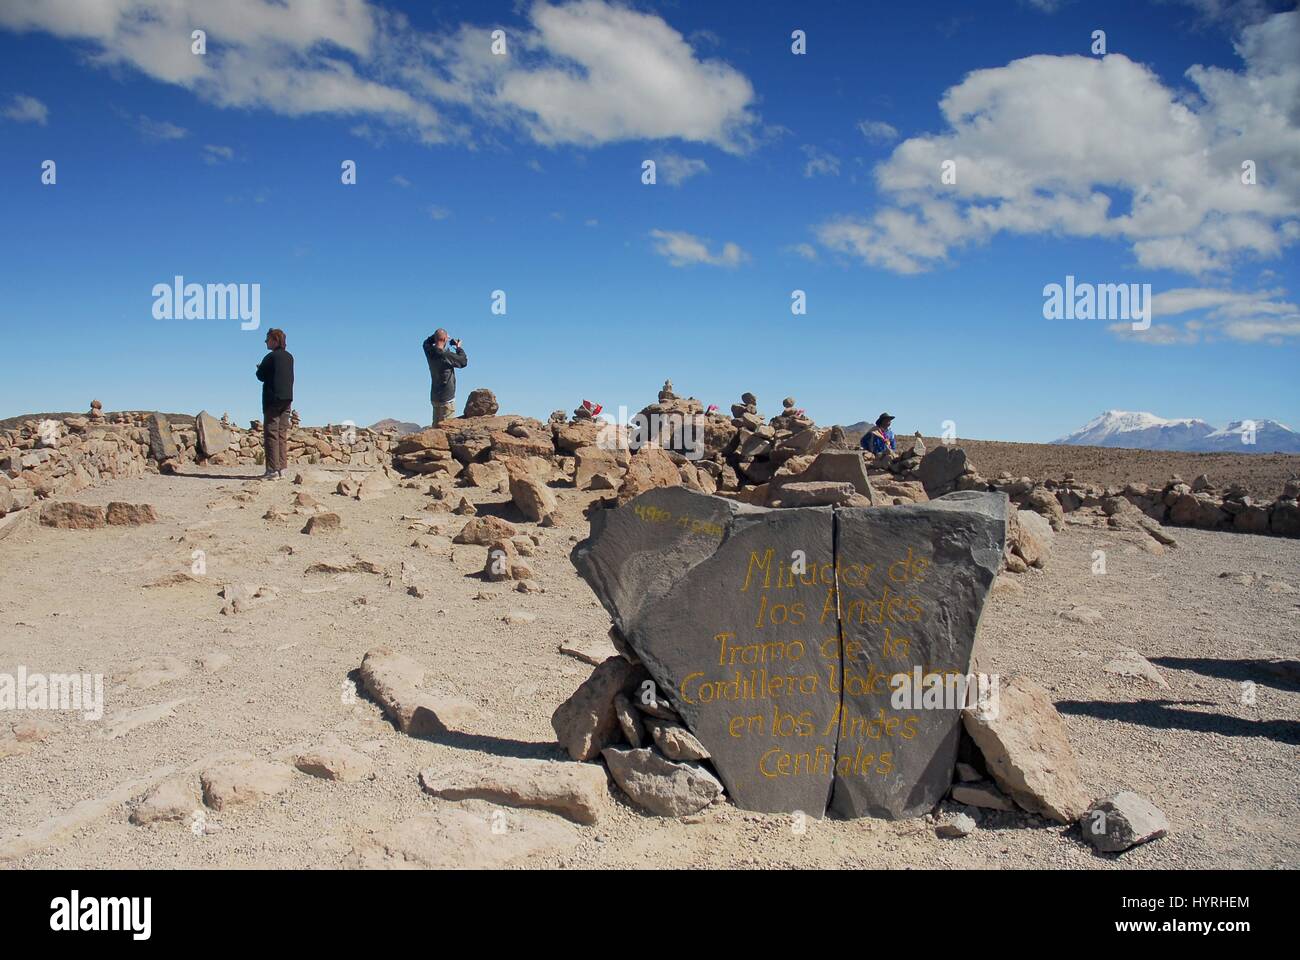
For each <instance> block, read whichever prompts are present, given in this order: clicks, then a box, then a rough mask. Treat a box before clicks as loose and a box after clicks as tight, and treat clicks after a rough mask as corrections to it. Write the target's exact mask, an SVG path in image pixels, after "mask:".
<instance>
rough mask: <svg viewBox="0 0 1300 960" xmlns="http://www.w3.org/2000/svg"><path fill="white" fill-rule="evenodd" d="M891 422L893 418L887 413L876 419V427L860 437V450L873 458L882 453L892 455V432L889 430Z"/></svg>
mask: <svg viewBox="0 0 1300 960" xmlns="http://www.w3.org/2000/svg"><path fill="white" fill-rule="evenodd" d="M893 422H894V418H893V416H891V415H890V414H888V413H882V414H881V415H880V416H878V417H876V425H875V426H874V427H872V428H871V429H870V430H868V431H867V432H866V433H865V434H863V435H862V442H861V447H862V449H863V450H865V451H867V452H868V453H869V454H871V455H872V456H875V457H878V456H880V455H881V454H882V453H893V452H894V431H893V430H892V429H890V424H892V423H893Z"/></svg>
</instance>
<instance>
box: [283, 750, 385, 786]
mask: <svg viewBox="0 0 1300 960" xmlns="http://www.w3.org/2000/svg"><path fill="white" fill-rule="evenodd" d="M293 765H294V766H295V767H297V768H298V770H300V771H301V772H303V773H305V774H307V775H308V776H312V777H319V778H320V779H322V780H337V781H338V782H340V783H360V782H361V781H362V780H368V779H369V778H370V777H371V776H373V775H374V772H375V764H374V761H373V760H371V759H370V758H369V757H368V756H366V755H365V754H364V753H362V752H361V751H360V750H354V749H352V748H351V747H349V746H348V745H347V744H344V743H340V742H339V741H338V740H326V741H325V742H324V743H321V744H319V745H318V746H315V747H311V748H309V749H307V750H304V751H303V752H302V753H300V754H298V755H297V756H296V757H294V759H293Z"/></svg>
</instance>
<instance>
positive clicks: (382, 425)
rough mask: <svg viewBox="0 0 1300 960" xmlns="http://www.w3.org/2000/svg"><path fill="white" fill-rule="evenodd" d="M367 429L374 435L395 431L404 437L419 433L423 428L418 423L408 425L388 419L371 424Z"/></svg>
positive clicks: (402, 421) (401, 421) (404, 422)
mask: <svg viewBox="0 0 1300 960" xmlns="http://www.w3.org/2000/svg"><path fill="white" fill-rule="evenodd" d="M369 429H371V430H374V431H375V432H376V433H383V432H384V431H385V430H396V431H397V432H398V434H399V435H401V436H406V435H407V434H408V433H419V432H420V431H421V430H422V429H423V428H422V427H421V426H420V425H419V424H418V423H408V422H406V421H404V420H394V419H392V418H391V417H389V418H388V419H387V420H380V421H379V422H378V423H372V424H371V425H370V427H369Z"/></svg>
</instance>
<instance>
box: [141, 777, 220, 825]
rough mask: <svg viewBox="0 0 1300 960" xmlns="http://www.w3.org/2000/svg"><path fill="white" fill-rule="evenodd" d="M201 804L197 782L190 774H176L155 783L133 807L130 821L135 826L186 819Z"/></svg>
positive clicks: (200, 806)
mask: <svg viewBox="0 0 1300 960" xmlns="http://www.w3.org/2000/svg"><path fill="white" fill-rule="evenodd" d="M202 806H203V804H202V803H201V802H200V800H199V791H198V782H197V781H196V780H195V778H194V777H193V776H192V775H191V776H185V775H181V776H177V777H172V778H170V779H168V780H164V781H163V782H162V783H159V784H156V785H155V786H154V787H153V788H152V789H151V790H149V791H148V792H147V793H145V795H144V796H143V797H141V798H140V802H139V803H137V804H136V806H135V809H134V810H132V811H131V822H132V823H134V824H136V825H137V826H144V825H146V824H150V823H166V822H171V821H176V820H188V819H189V818H190V817H191V816H192V815H193V813H194V812H195V811H196V810H199V809H201V808H202Z"/></svg>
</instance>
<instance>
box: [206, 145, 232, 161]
mask: <svg viewBox="0 0 1300 960" xmlns="http://www.w3.org/2000/svg"><path fill="white" fill-rule="evenodd" d="M234 158H235V151H234V148H233V147H223V146H221V145H219V144H215V143H205V144H204V145H203V162H204V163H207V164H213V165H215V164H218V163H229V162H230V161H231V160H233V159H234Z"/></svg>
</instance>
